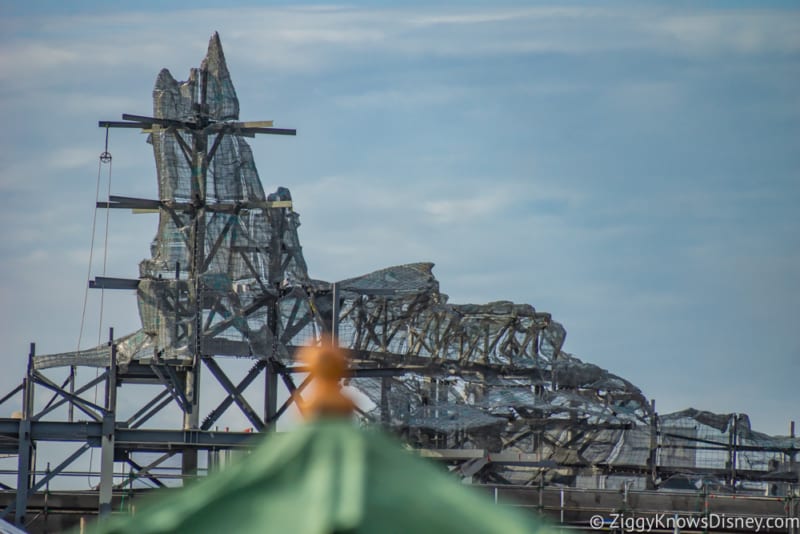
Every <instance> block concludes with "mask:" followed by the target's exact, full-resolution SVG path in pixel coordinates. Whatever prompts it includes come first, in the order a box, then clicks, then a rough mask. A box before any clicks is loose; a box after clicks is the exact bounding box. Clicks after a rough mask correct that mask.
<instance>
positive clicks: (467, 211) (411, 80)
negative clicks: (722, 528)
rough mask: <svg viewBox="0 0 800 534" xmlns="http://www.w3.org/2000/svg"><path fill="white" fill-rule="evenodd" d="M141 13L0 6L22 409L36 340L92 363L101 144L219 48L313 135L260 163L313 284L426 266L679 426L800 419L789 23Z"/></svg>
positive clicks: (452, 288) (733, 9)
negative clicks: (690, 410)
mask: <svg viewBox="0 0 800 534" xmlns="http://www.w3.org/2000/svg"><path fill="white" fill-rule="evenodd" d="M232 5H235V3H234V4H232ZM67 6H68V7H67ZM132 6H133V4H126V3H120V4H114V3H108V2H103V3H98V4H92V3H69V4H67V3H60V2H59V3H52V2H50V3H48V2H45V3H29V2H17V3H8V2H4V3H2V4H0V14H2V16H1V17H0V30H2V31H1V32H0V96H1V98H2V99H1V100H0V120H1V121H2V123H3V124H4V125H5V128H3V130H2V132H1V133H0V147H1V148H0V202H2V210H0V224H2V225H3V227H4V229H5V230H4V232H3V233H2V234H1V235H0V246H1V248H0V250H2V253H1V254H2V256H0V296H1V297H2V306H1V307H0V314H1V315H0V329H2V330H0V335H2V339H3V340H4V343H3V355H2V357H3V362H4V365H5V371H4V373H2V375H0V388H2V389H3V390H6V389H10V388H11V387H12V386H13V385H14V384H16V383H17V382H18V381H19V380H20V379H21V377H22V373H23V369H24V366H25V358H24V356H25V354H26V353H27V346H28V342H29V341H37V342H38V344H39V349H40V351H41V352H59V351H63V350H71V349H73V348H74V347H75V344H76V343H77V337H78V329H79V324H80V313H81V304H82V297H83V287H84V285H85V283H86V271H87V266H88V263H87V262H88V255H89V243H90V238H91V235H90V234H91V222H92V212H93V207H92V206H93V203H94V194H95V183H96V177H97V156H98V154H99V153H100V152H101V151H102V149H103V135H104V134H103V132H102V131H101V130H99V129H98V128H97V121H98V120H100V119H116V118H118V117H119V115H120V114H121V113H123V112H126V113H134V114H142V115H147V114H149V113H150V110H151V101H150V93H151V91H152V85H153V82H154V80H155V76H156V74H157V73H158V71H159V70H160V69H161V68H162V67H167V68H169V69H170V71H171V72H172V73H173V75H174V76H175V77H176V78H178V79H185V78H186V77H187V74H188V68H189V67H191V66H195V65H197V64H199V61H200V59H201V58H202V56H203V54H204V51H205V48H206V46H207V42H208V38H209V36H210V35H211V33H212V32H213V31H215V30H217V31H219V32H220V35H221V38H222V42H223V47H224V49H225V53H226V56H227V59H228V64H229V67H230V69H231V72H232V75H233V78H234V83H235V84H236V87H237V91H238V94H239V98H240V102H241V110H242V118H243V119H247V120H262V119H273V120H275V123H276V126H279V127H295V128H297V129H298V136H297V137H296V138H286V139H283V138H277V139H274V138H268V139H257V140H255V141H254V142H253V143H252V146H253V149H254V153H255V155H256V163H257V165H258V169H259V172H260V175H261V179H262V182H263V183H264V186H265V189H268V190H274V189H275V188H276V187H278V186H279V185H284V186H287V187H289V188H290V189H291V190H292V193H293V196H294V199H295V207H296V209H297V211H298V212H299V213H300V215H301V221H302V223H303V226H302V227H301V228H300V238H301V242H302V244H303V246H304V252H305V255H306V259H307V261H308V264H309V268H310V271H311V274H312V276H314V277H317V278H322V279H327V280H335V279H341V278H346V277H350V276H355V275H358V274H362V273H365V272H369V271H371V270H373V269H377V268H381V267H384V266H388V265H392V264H398V263H407V262H413V261H433V262H435V263H436V268H435V270H434V272H435V274H436V275H437V277H438V278H439V280H440V282H441V288H442V290H443V291H444V292H445V293H447V294H449V295H450V297H451V301H453V302H486V301H490V300H499V299H509V300H515V301H518V302H528V303H531V304H533V305H534V306H535V307H536V308H537V309H539V310H542V311H548V312H551V313H552V314H553V316H554V317H555V318H556V319H557V320H559V321H560V322H562V323H563V324H564V325H565V326H566V328H567V332H568V336H567V343H566V347H565V348H566V350H568V351H569V352H572V353H574V354H576V355H577V356H578V357H580V358H582V359H584V360H586V361H590V362H592V363H595V364H597V365H600V366H601V367H604V368H607V369H609V370H611V371H613V372H615V373H617V374H619V375H621V376H623V377H625V378H627V379H629V380H631V381H632V382H634V383H635V384H637V385H638V386H639V387H640V388H641V389H642V390H643V391H644V392H645V393H646V394H647V395H648V396H649V397H653V398H655V399H656V400H657V403H658V409H659V411H661V412H667V411H673V410H678V409H682V408H685V407H688V406H693V407H696V408H699V409H707V410H711V411H718V412H734V411H735V412H745V413H749V414H750V415H751V418H752V421H753V424H754V426H755V427H756V428H758V429H761V430H764V431H768V432H770V433H786V431H787V428H788V421H789V420H790V419H796V420H800V403H798V395H797V393H796V392H797V385H798V377H800V337H798V336H797V335H796V330H797V325H798V324H800V321H798V319H800V277H798V273H799V272H800V210H798V209H797V205H798V203H800V186H799V185H798V178H800V176H798V174H800V146H799V145H800V93H798V80H800V12H799V11H798V9H797V8H796V7H795V4H793V3H790V2H776V3H761V2H759V3H748V2H725V3H712V2H704V3H684V2H678V3H673V2H664V3H654V2H645V3H603V4H598V3H593V2H592V3H580V2H570V3H567V4H564V3H544V2H539V3H535V4H528V3H522V2H515V3H506V4H497V3H488V2H486V3H480V2H470V3H466V4H457V3H441V4H437V5H434V6H429V5H427V4H426V3H416V4H405V5H403V6H392V5H387V4H385V3H377V4H370V5H360V4H355V5H346V6H319V5H315V4H304V5H303V6H302V7H292V8H289V7H284V6H281V5H279V4H270V5H268V6H266V7H260V6H259V5H257V3H255V2H250V3H242V4H241V5H240V7H236V8H234V7H225V8H218V7H216V5H215V4H214V3H211V2H199V3H198V2H195V3H192V6H193V7H192V8H188V7H178V5H174V4H167V7H162V3H160V2H144V3H137V4H136V6H137V7H135V8H134V7H132ZM110 151H111V152H112V154H113V155H114V163H113V178H112V193H113V194H120V195H130V196H143V197H153V196H154V195H155V194H156V182H155V178H154V165H153V162H152V153H151V150H150V148H149V146H148V145H146V144H145V143H144V136H142V135H140V134H138V133H136V132H135V131H124V130H120V131H113V132H112V133H111V141H110ZM120 211H121V210H120ZM104 217H105V214H104V213H101V214H100V218H99V223H100V228H101V230H100V232H99V233H98V239H99V240H100V242H102V223H104ZM109 221H110V229H109V249H108V268H107V269H108V274H109V275H112V276H130V277H133V276H136V273H137V265H138V262H139V261H140V260H141V259H143V258H145V257H147V256H149V248H148V247H149V243H150V240H151V239H152V237H153V235H154V232H155V224H156V220H155V218H154V217H153V216H148V215H136V216H134V215H131V214H129V213H121V212H120V213H116V212H115V213H111V214H110V219H109ZM101 257H102V250H99V251H96V253H95V259H96V260H97V258H101ZM100 269H101V264H100V262H99V261H95V265H94V266H93V269H92V276H95V275H97V274H99V271H100ZM90 297H91V300H90V306H89V313H88V322H87V330H86V333H85V334H84V343H83V345H84V346H87V345H89V344H91V343H92V342H94V341H96V340H97V335H98V334H97V332H98V316H99V309H98V308H99V295H97V294H92V295H90ZM104 325H105V326H108V325H113V326H115V327H116V329H117V331H118V332H121V333H123V332H127V331H130V330H133V329H135V328H136V327H137V326H138V316H137V313H136V307H135V298H134V296H133V295H127V294H120V293H116V294H112V295H106V297H105V310H104ZM101 337H102V338H103V339H105V334H104V333H103V334H101Z"/></svg>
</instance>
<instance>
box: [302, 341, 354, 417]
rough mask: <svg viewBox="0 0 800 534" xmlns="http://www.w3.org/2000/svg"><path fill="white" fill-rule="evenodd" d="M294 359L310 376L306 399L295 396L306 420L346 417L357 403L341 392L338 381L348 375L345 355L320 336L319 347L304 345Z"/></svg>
mask: <svg viewBox="0 0 800 534" xmlns="http://www.w3.org/2000/svg"><path fill="white" fill-rule="evenodd" d="M297 359H298V360H299V361H300V362H301V363H302V364H304V365H306V366H307V367H308V371H309V373H310V374H311V376H312V377H313V382H312V391H311V392H310V393H309V394H308V395H306V399H304V400H301V399H297V401H298V403H299V404H300V405H301V407H302V410H301V411H302V412H303V415H305V417H306V418H307V419H313V418H319V417H347V416H349V415H350V414H352V413H353V410H354V409H355V407H356V405H355V403H354V402H353V400H352V399H350V398H349V397H347V396H346V395H344V394H343V393H342V386H341V385H340V384H339V381H340V380H341V379H342V378H344V377H345V376H347V356H345V354H344V351H342V350H341V349H340V348H338V347H335V346H333V345H332V344H331V343H330V340H328V339H323V340H322V344H321V346H318V347H306V348H304V349H302V350H301V351H300V353H299V354H298V356H297Z"/></svg>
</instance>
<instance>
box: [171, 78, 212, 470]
mask: <svg viewBox="0 0 800 534" xmlns="http://www.w3.org/2000/svg"><path fill="white" fill-rule="evenodd" d="M199 82H200V87H199V88H198V87H195V88H194V90H195V91H199V93H196V94H195V109H194V112H195V119H196V121H195V122H196V125H197V127H196V129H193V130H192V132H191V133H192V179H191V194H192V203H193V206H194V209H193V211H192V230H191V245H192V250H190V251H189V252H190V264H189V293H190V294H189V297H190V302H191V308H190V309H191V310H192V312H193V314H194V320H193V321H192V323H191V325H192V326H191V333H192V335H191V336H190V341H191V342H192V343H193V345H194V346H193V350H192V363H191V365H190V367H189V368H188V369H187V370H186V374H185V378H186V384H185V388H186V389H185V394H186V399H187V401H188V405H187V406H186V407H185V410H184V414H183V428H184V430H191V429H196V428H198V427H199V426H200V367H201V365H202V364H201V358H202V356H203V266H204V264H205V261H206V257H205V246H206V245H205V241H206V171H207V165H208V161H207V156H208V154H207V150H208V134H207V133H205V131H204V130H203V129H204V128H205V126H206V125H207V124H208V109H207V105H206V96H207V87H208V85H207V84H208V71H207V70H206V69H205V68H203V69H201V70H200V71H199ZM175 135H179V134H178V132H176V133H175ZM181 472H182V473H183V475H184V476H186V475H189V476H195V475H197V451H196V450H194V449H185V450H184V451H183V454H182V455H181Z"/></svg>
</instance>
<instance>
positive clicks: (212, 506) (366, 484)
mask: <svg viewBox="0 0 800 534" xmlns="http://www.w3.org/2000/svg"><path fill="white" fill-rule="evenodd" d="M549 531H550V528H549V527H547V526H545V525H542V524H537V522H536V519H535V518H533V517H532V516H531V517H528V516H527V515H525V514H524V513H522V512H520V511H517V510H514V509H513V508H510V507H502V506H497V505H496V504H494V503H492V502H491V501H490V500H489V499H487V498H485V497H483V496H481V495H479V494H478V493H477V492H476V491H475V490H473V489H471V488H469V487H466V486H464V485H462V484H460V483H459V482H458V481H456V480H454V479H453V478H452V477H450V476H449V475H447V473H445V472H443V471H442V470H440V469H439V468H437V467H436V466H435V465H432V464H431V463H429V461H427V460H423V459H421V458H417V457H415V456H413V455H412V454H410V453H408V452H406V451H404V450H402V449H401V448H400V447H399V446H398V445H397V444H396V443H395V442H394V441H392V440H391V439H389V438H387V437H385V436H383V435H382V434H380V433H379V432H378V431H374V430H367V431H364V430H360V429H358V428H356V427H354V426H353V425H352V424H351V423H350V422H348V421H345V420H328V421H320V422H315V423H310V424H307V425H304V426H302V427H300V428H298V429H297V430H294V431H292V432H288V433H278V434H272V435H270V436H268V437H267V438H266V439H265V440H264V442H263V443H262V444H261V445H260V446H259V447H258V448H256V449H255V450H254V451H253V452H252V453H251V454H250V455H248V456H247V457H246V458H244V459H242V460H241V461H240V462H239V463H237V464H234V465H232V466H230V467H228V468H227V469H225V470H224V471H222V472H220V473H217V474H215V475H212V476H209V477H207V478H204V479H202V480H199V481H198V482H196V483H194V484H192V485H190V486H188V487H187V488H184V489H182V490H176V491H174V492H165V493H156V494H154V495H153V497H152V500H150V501H149V503H148V505H146V506H142V507H140V508H139V509H138V510H137V512H136V514H135V516H117V517H113V518H111V519H109V520H107V521H101V522H98V523H95V524H94V525H92V527H91V528H90V529H89V532H95V533H104V532H108V533H110V532H131V533H137V534H146V533H150V532H192V533H199V532H215V533H220V532H221V533H228V534H234V533H236V534H245V533H251V532H253V533H255V532H258V533H264V532H280V533H284V532H287V533H288V532H291V533H293V534H327V533H334V532H353V533H357V532H380V533H384V532H386V533H392V532H397V533H406V532H415V533H425V532H431V533H437V534H438V533H442V532H470V533H473V532H474V533H482V532H502V533H505V534H513V533H523V532H524V533H531V532H549Z"/></svg>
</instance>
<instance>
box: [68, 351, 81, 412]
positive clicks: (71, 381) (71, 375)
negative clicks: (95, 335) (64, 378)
mask: <svg viewBox="0 0 800 534" xmlns="http://www.w3.org/2000/svg"><path fill="white" fill-rule="evenodd" d="M78 348H80V347H78ZM69 392H70V394H71V395H74V394H75V366H74V365H70V366H69ZM67 406H68V407H69V408H68V410H69V411H68V413H67V420H68V421H69V422H70V423H71V422H72V421H73V420H74V418H75V405H74V404H73V403H72V400H71V399H70V401H69V403H68V404H67Z"/></svg>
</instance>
